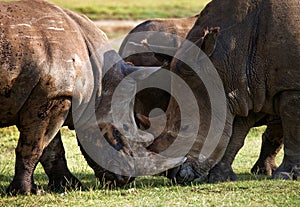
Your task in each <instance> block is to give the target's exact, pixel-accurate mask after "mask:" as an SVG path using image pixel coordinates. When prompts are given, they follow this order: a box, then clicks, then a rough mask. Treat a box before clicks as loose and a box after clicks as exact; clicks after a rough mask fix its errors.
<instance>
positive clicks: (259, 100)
mask: <svg viewBox="0 0 300 207" xmlns="http://www.w3.org/2000/svg"><path fill="white" fill-rule="evenodd" d="M299 13H300V7H299V1H297V0H289V1H285V2H282V1H279V0H269V1H262V0H258V1H242V0H232V1H221V0H214V1H212V2H210V3H209V4H208V5H207V6H206V7H205V9H204V10H203V11H202V12H201V14H200V16H199V18H198V20H197V21H196V23H195V25H194V27H193V28H192V29H191V31H190V32H189V34H188V36H187V39H188V40H190V41H192V42H197V41H198V40H199V37H201V36H203V35H204V34H203V31H204V30H205V29H206V28H210V27H220V31H219V34H218V36H217V38H216V43H215V47H214V46H209V44H211V43H206V42H205V41H204V42H202V44H198V45H199V46H200V47H201V48H202V49H204V51H205V50H206V48H207V46H208V47H211V49H212V48H213V49H214V50H209V52H207V51H205V52H207V54H208V55H209V56H210V60H211V61H212V63H213V64H214V66H215V67H216V69H217V71H218V73H219V75H220V77H221V79H222V81H223V84H224V89H225V92H226V99H227V109H228V113H227V114H226V123H225V128H224V133H223V136H222V137H221V142H220V143H219V145H218V147H217V148H216V150H215V151H214V152H213V153H212V154H211V156H210V157H209V159H207V160H206V161H204V162H200V161H199V160H198V158H197V157H198V155H199V149H201V147H202V146H203V144H202V141H203V139H204V138H205V135H206V133H207V131H208V126H209V119H210V108H209V107H207V106H209V99H208V97H207V96H206V95H205V87H204V85H203V84H202V83H201V82H197V81H193V80H194V79H196V75H195V74H193V72H192V71H191V69H190V68H188V67H186V66H185V65H184V64H182V63H181V62H180V61H177V60H173V62H172V63H171V71H173V72H175V73H176V74H177V75H179V76H180V77H182V78H183V79H184V80H186V82H188V83H190V84H189V86H190V88H192V89H193V91H194V94H195V95H196V98H197V100H198V104H199V106H200V109H201V110H200V117H206V118H205V119H203V120H202V124H201V125H200V130H199V134H198V139H197V141H196V143H195V145H194V146H193V148H192V149H191V151H190V153H189V158H188V160H187V161H186V163H185V164H184V165H183V166H181V169H180V170H179V171H178V172H177V173H176V178H178V179H179V180H182V179H185V180H193V179H195V178H205V177H206V176H207V175H208V172H209V170H210V169H211V168H213V167H214V166H215V165H216V164H217V163H218V162H219V161H220V160H221V159H222V157H223V155H224V153H225V150H226V148H227V145H228V143H229V141H230V137H231V136H232V135H235V134H243V135H242V136H244V135H245V132H246V131H247V130H245V129H243V130H241V131H239V127H238V125H239V124H238V123H239V122H238V121H234V120H235V118H236V117H237V116H240V117H246V118H245V119H246V120H247V118H249V117H251V116H252V115H251V113H255V114H261V116H265V115H276V116H278V117H279V118H280V119H281V123H282V132H283V142H284V159H283V162H282V164H281V165H280V166H279V168H278V169H277V170H276V171H275V173H274V175H273V178H281V179H296V180H299V179H300V150H299V149H300V129H299V124H300V109H299V106H300V105H299V102H300V92H299V90H300V84H299V80H300V71H299V68H300V46H299V44H298V42H299V41H300V35H299V31H300V25H299V21H300V16H299V15H298V14H299ZM203 45H204V47H203ZM176 55H178V56H180V57H183V59H184V58H193V55H195V54H189V53H188V50H187V49H186V48H185V47H184V43H183V44H182V46H181V48H180V49H179V50H178V52H177V53H176ZM232 92H234V93H232ZM173 102H175V100H173V99H172V98H171V101H170V104H169V107H168V110H167V114H168V115H169V117H170V118H169V120H168V122H167V124H168V126H167V128H168V129H169V130H171V131H175V132H176V130H178V128H177V127H178V126H175V127H172V123H176V121H179V120H180V117H178V115H177V114H178V113H176V112H174V110H175V111H176V110H177V109H176V108H175V107H174V106H173ZM249 119H250V120H251V118H249ZM233 133H234V134H233ZM168 136H172V134H170V133H165V134H164V135H162V137H168ZM222 179H223V178H222ZM224 179H226V178H224Z"/></svg>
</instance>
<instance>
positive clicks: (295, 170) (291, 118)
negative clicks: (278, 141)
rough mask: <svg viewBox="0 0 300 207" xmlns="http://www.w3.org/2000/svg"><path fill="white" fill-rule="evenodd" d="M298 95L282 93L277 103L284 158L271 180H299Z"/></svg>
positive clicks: (299, 136) (299, 110)
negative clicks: (281, 129)
mask: <svg viewBox="0 0 300 207" xmlns="http://www.w3.org/2000/svg"><path fill="white" fill-rule="evenodd" d="M299 106H300V93H299V92H283V93H282V94H281V96H280V101H279V107H278V108H279V113H280V117H281V120H282V128H283V142H284V158H283V161H282V163H281V165H280V166H279V168H278V169H277V170H276V171H275V173H274V175H273V178H275V179H284V180H300V150H299V149H300V108H299Z"/></svg>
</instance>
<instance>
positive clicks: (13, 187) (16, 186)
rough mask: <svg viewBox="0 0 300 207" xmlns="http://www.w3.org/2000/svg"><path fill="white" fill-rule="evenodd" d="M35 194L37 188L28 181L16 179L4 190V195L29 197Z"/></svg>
mask: <svg viewBox="0 0 300 207" xmlns="http://www.w3.org/2000/svg"><path fill="white" fill-rule="evenodd" d="M37 192H38V187H37V186H36V185H35V184H33V183H31V182H29V181H25V180H16V179H14V180H13V181H12V182H11V183H10V185H9V186H8V188H7V189H6V193H7V194H11V195H18V194H21V195H30V194H37Z"/></svg>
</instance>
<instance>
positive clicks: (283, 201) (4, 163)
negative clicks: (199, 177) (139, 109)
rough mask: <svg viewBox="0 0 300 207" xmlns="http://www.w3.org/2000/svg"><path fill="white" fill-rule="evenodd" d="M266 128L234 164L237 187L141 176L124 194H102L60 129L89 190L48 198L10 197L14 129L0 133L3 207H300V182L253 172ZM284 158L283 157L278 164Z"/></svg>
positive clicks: (41, 179) (41, 177)
mask: <svg viewBox="0 0 300 207" xmlns="http://www.w3.org/2000/svg"><path fill="white" fill-rule="evenodd" d="M263 129H264V128H255V129H253V130H252V131H251V132H250V134H249V135H248V137H247V139H246V143H245V146H244V148H243V149H242V150H241V151H240V153H239V154H238V156H237V158H236V160H235V162H234V166H233V168H234V170H235V172H236V173H237V174H238V177H239V180H240V181H238V182H228V183H219V184H198V183H192V184H191V185H188V186H180V185H174V184H172V183H171V182H170V181H169V180H168V179H166V178H163V177H141V178H138V179H136V181H135V182H134V183H131V184H129V185H128V186H126V187H125V188H123V189H120V188H115V189H112V190H107V189H102V188H101V186H100V185H99V183H98V181H97V180H96V179H95V177H94V175H93V172H92V170H91V169H90V168H89V166H88V165H87V164H86V162H85V160H84V158H83V156H82V155H81V153H80V151H79V149H78V146H77V142H76V139H75V137H74V133H73V132H72V131H69V130H68V129H66V128H63V129H62V134H63V142H64V145H65V148H66V156H67V160H68V165H69V168H70V169H71V171H72V173H74V174H75V176H77V177H78V178H79V179H80V180H81V181H82V183H83V185H84V186H85V189H84V190H82V191H66V192H65V193H51V192H47V191H46V194H45V195H32V196H27V197H26V196H16V197H12V196H7V195H6V194H5V188H6V187H7V186H8V185H9V182H10V181H11V180H12V177H13V173H14V160H15V155H14V148H15V146H16V144H17V137H18V132H17V130H16V128H15V127H10V128H4V129H0V136H1V145H0V177H1V179H0V194H1V197H0V206H299V205H300V195H299V188H300V182H297V181H273V180H270V179H269V178H268V177H266V176H256V175H251V174H250V173H249V171H250V169H251V167H252V165H253V164H254V162H255V161H256V159H257V157H258V154H259V150H260V144H261V138H260V136H261V132H262V131H263ZM281 159H282V153H281V154H280V156H278V160H277V162H278V163H279V162H280V161H281ZM34 178H35V182H36V184H38V185H40V186H41V187H42V188H44V189H46V186H47V177H46V175H45V173H44V171H43V169H42V168H41V166H40V164H39V165H38V167H37V169H36V171H35V176H34Z"/></svg>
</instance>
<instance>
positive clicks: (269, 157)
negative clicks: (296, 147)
mask: <svg viewBox="0 0 300 207" xmlns="http://www.w3.org/2000/svg"><path fill="white" fill-rule="evenodd" d="M282 143H283V134H282V125H281V120H280V119H272V120H268V121H267V129H266V131H265V132H264V133H263V135H262V146H261V150H260V155H259V158H258V160H257V161H256V163H255V164H254V166H253V167H252V169H251V172H252V173H253V174H263V175H269V176H271V175H272V174H273V173H274V171H275V170H276V169H277V165H276V163H275V157H276V155H277V154H278V152H279V151H280V150H281V148H282V146H283V145H282Z"/></svg>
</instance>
